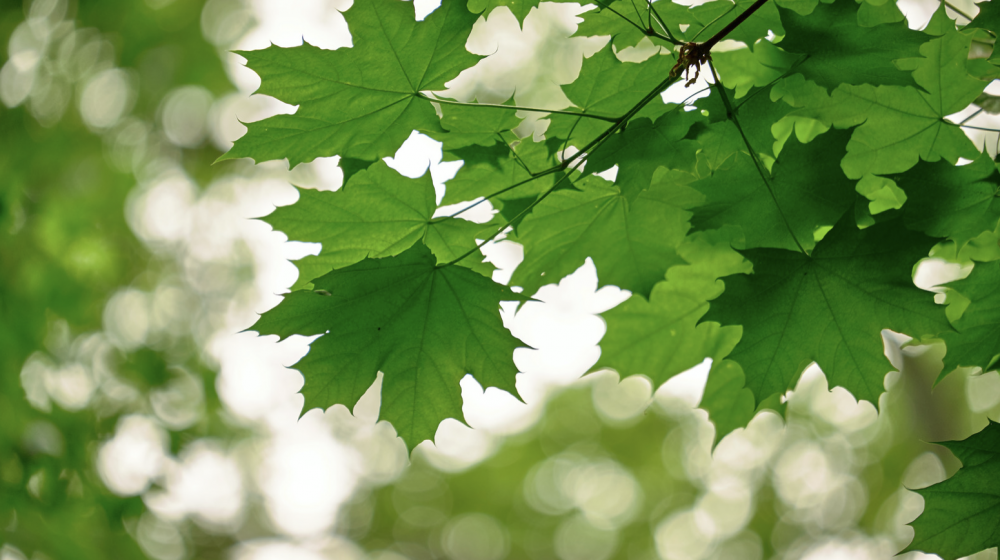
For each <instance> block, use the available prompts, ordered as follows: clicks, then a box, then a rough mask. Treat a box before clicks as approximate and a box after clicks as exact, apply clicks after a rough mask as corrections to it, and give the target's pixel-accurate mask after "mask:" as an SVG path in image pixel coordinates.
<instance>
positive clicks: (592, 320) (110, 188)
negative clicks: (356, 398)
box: [0, 0, 1000, 560]
mask: <svg viewBox="0 0 1000 560" xmlns="http://www.w3.org/2000/svg"><path fill="white" fill-rule="evenodd" d="M930 4H934V3H930ZM349 6H350V2H349V1H346V0H341V1H336V0H300V1H297V2H294V3H288V2H282V1H281V0H209V1H208V2H203V1H201V0H145V1H142V0H129V1H122V0H104V1H101V2H87V1H81V0H76V1H72V0H25V1H24V2H20V1H13V0H7V1H6V2H2V3H0V39H2V40H0V64H2V66H0V373H2V376H0V559H2V560H17V559H24V558H37V559H52V560H61V559H112V558H113V559H129V558H153V559H157V560H182V559H188V558H198V559H212V558H233V559H239V560H244V559H252V560H267V559H272V558H275V559H278V558H280V559H293V560H297V559H303V560H312V559H323V558H335V559H340V558H359V559H360V558H374V559H381V560H390V559H398V558H410V559H414V560H417V559H430V558H449V559H452V560H499V559H502V558H531V559H547V558H559V559H562V560H606V559H610V558H621V559H630V560H631V559H655V558H665V559H670V560H681V559H691V560H696V559H707V558H719V559H732V558H735V559H747V560H755V559H763V558H795V559H798V558H809V559H813V560H817V559H839V558H844V559H860V558H873V559H876V558H890V557H892V556H893V555H894V554H895V552H896V551H897V550H899V549H901V548H903V547H904V546H905V545H906V544H907V543H908V542H909V539H910V537H911V535H912V531H911V530H910V529H909V528H908V527H907V526H906V523H907V522H909V521H911V520H912V519H913V518H914V517H915V516H916V515H918V514H919V512H920V511H921V508H922V503H921V499H920V498H919V497H918V496H917V495H916V494H915V493H913V492H909V491H908V490H906V489H905V488H904V486H905V487H907V488H918V487H922V486H925V485H928V484H932V483H934V482H937V481H940V480H942V479H943V478H944V477H946V476H947V475H949V474H951V473H952V472H954V470H955V469H956V468H958V462H957V461H956V460H955V459H954V457H952V456H951V454H950V453H949V452H947V451H945V450H944V449H943V448H942V447H939V446H935V445H932V444H930V443H926V442H934V441H941V440H947V439H958V438H964V437H966V436H968V435H969V434H971V433H973V432H975V431H978V430H979V429H981V428H982V427H983V426H985V424H986V422H987V417H988V416H989V417H992V418H998V417H1000V416H998V413H1000V376H998V374H997V373H996V372H992V373H989V374H979V372H959V373H956V374H953V375H952V376H950V377H948V378H947V379H946V380H945V381H944V382H942V383H940V384H938V385H937V386H936V387H933V388H932V385H933V381H934V379H935V378H936V377H937V375H938V373H939V372H940V370H941V367H942V366H941V355H942V353H943V348H942V347H941V346H940V345H931V346H915V347H909V348H906V349H903V350H900V349H899V343H900V342H902V341H901V340H897V338H898V337H896V336H894V335H892V333H887V334H886V337H887V340H888V343H887V347H888V348H889V349H890V354H891V355H892V356H893V360H894V361H893V363H894V364H895V365H896V366H897V367H900V368H901V373H896V372H893V373H890V374H889V375H888V376H887V378H886V386H887V388H888V392H887V393H886V394H885V395H883V397H882V400H881V402H880V407H879V408H880V413H879V414H876V411H875V408H874V407H873V406H871V405H870V404H868V403H861V404H858V403H857V402H856V401H855V400H854V399H853V398H852V397H851V396H850V395H849V394H847V393H846V392H845V391H843V390H842V389H835V390H833V391H831V390H830V389H829V387H827V384H826V381H825V379H824V377H823V376H822V373H821V372H819V371H818V370H816V369H815V368H811V369H810V370H809V371H807V373H806V374H805V375H804V376H803V379H802V381H801V382H800V384H799V386H798V387H797V388H796V390H795V391H794V392H792V393H790V395H788V396H787V399H786V402H784V403H781V404H780V405H779V406H777V409H778V410H771V411H764V412H761V413H760V414H759V415H758V416H757V417H756V418H755V419H754V421H753V422H752V423H751V424H750V426H748V427H747V428H746V429H745V430H744V429H741V430H737V431H736V432H734V433H733V434H731V435H729V436H728V437H727V438H725V439H723V440H722V441H721V442H720V443H719V444H718V446H717V447H715V448H714V452H713V444H714V442H715V437H714V429H713V427H712V426H711V424H710V423H709V422H708V421H707V417H706V415H705V414H704V413H703V412H701V411H699V410H697V409H696V408H695V405H696V404H697V402H698V398H699V395H700V387H701V386H703V385H704V378H705V374H706V369H707V367H708V365H707V364H705V365H704V366H703V367H700V368H695V370H694V371H692V372H690V373H688V374H683V375H682V376H679V377H678V378H675V379H674V380H671V382H669V383H668V384H667V385H665V386H664V387H661V388H658V389H656V388H653V387H651V386H650V384H649V382H648V381H646V380H645V379H643V378H639V377H634V378H629V379H627V380H625V381H621V382H620V380H619V379H618V377H617V375H615V374H614V373H612V372H601V373H599V374H595V375H592V376H589V377H587V378H584V379H583V380H580V381H576V379H577V378H578V377H579V376H580V375H581V374H582V373H583V372H584V371H586V370H587V369H588V368H589V367H590V365H592V364H593V363H594V361H595V360H596V358H597V352H598V350H597V346H596V345H597V343H598V341H599V339H600V336H601V334H602V333H603V324H602V323H601V321H600V319H598V318H597V317H596V316H595V314H596V313H598V312H600V311H601V310H604V309H607V308H610V307H611V306H613V305H614V304H615V303H617V302H618V301H621V299H622V297H623V296H622V294H621V293H620V292H618V291H616V290H614V289H611V288H605V289H602V290H600V291H597V290H596V282H595V281H594V271H593V267H592V266H590V265H585V266H584V267H583V268H582V269H581V270H580V271H578V272H577V273H575V274H574V275H573V276H571V277H569V278H567V279H566V280H564V281H563V282H561V283H560V284H559V285H558V286H549V287H546V288H544V289H543V291H542V292H541V293H540V294H539V296H538V299H539V300H540V301H538V302H532V303H529V304H527V305H526V306H524V308H523V309H522V310H521V311H519V312H518V313H517V314H516V316H515V314H514V313H513V311H512V310H508V311H509V312H508V313H506V314H505V316H506V318H507V319H508V320H509V324H510V325H511V326H512V328H513V329H514V330H515V332H516V333H517V334H518V335H519V336H521V338H522V339H524V340H525V341H526V342H528V343H529V344H531V345H532V346H533V347H534V348H536V349H535V350H527V349H525V350H523V351H522V350H519V354H518V355H516V356H515V359H516V360H517V362H518V365H519V367H520V368H521V370H522V371H523V372H524V373H522V374H521V375H520V376H519V381H518V386H519V389H520V390H521V393H522V395H523V396H524V398H525V401H526V403H527V404H521V403H518V402H517V401H515V400H514V399H513V398H512V397H510V396H509V395H503V394H499V393H498V392H494V391H495V390H490V391H487V392H485V393H484V392H483V391H482V389H481V388H480V387H478V385H476V383H475V382H474V381H472V380H471V379H470V378H467V379H466V380H464V381H463V387H462V388H463V397H464V398H465V400H466V414H467V416H468V420H469V424H470V425H471V426H473V428H475V429H470V428H469V427H467V426H464V425H462V424H460V423H458V422H452V421H449V422H445V423H444V424H442V427H441V429H440V430H439V432H438V443H437V445H436V446H435V445H430V444H427V443H425V444H423V445H421V446H420V447H419V448H418V449H417V450H416V451H415V452H414V455H413V457H412V459H411V460H408V459H407V456H406V452H405V447H404V446H403V444H402V442H401V441H400V440H398V439H397V438H395V433H394V431H393V429H392V427H391V426H389V425H387V424H385V423H382V424H377V423H376V422H375V418H376V417H377V410H378V382H377V383H376V386H375V387H373V389H372V390H370V391H369V393H368V394H367V395H366V396H365V397H364V398H363V399H362V402H361V403H359V404H358V406H357V407H356V408H355V410H353V411H348V410H346V409H344V408H343V407H340V406H337V407H333V408H331V409H330V410H329V411H327V412H325V413H321V412H320V411H311V412H310V413H309V414H306V415H305V416H304V417H303V418H302V419H301V420H299V419H298V412H299V408H300V406H301V398H300V397H298V396H297V395H296V391H297V389H298V388H299V387H300V386H301V377H300V376H299V375H298V374H297V373H296V372H295V371H293V370H288V369H286V368H285V367H284V366H287V365H288V364H291V363H294V362H295V361H296V359H297V358H298V357H300V356H301V355H302V354H303V353H304V352H305V351H306V349H307V343H308V340H307V339H300V338H293V339H291V340H289V341H286V342H283V343H281V344H278V343H277V342H275V341H274V340H272V339H267V338H263V339H258V338H256V337H255V336H254V335H253V334H252V333H242V332H240V331H242V330H243V329H245V328H247V327H248V326H249V325H250V324H252V323H253V319H254V317H255V316H256V313H257V312H260V311H263V310H264V309H267V308H268V307H270V306H272V305H274V304H275V303H276V302H277V301H278V296H276V295H275V294H278V293H281V292H282V291H284V290H286V289H287V288H288V286H290V285H291V284H292V283H293V282H294V280H295V274H296V273H295V269H294V267H292V266H291V265H290V264H289V263H288V259H290V258H297V257H301V256H303V255H305V254H309V253H310V252H315V248H314V247H309V246H305V245H302V244H287V243H284V237H283V236H282V235H280V234H277V233H274V232H271V231H270V229H269V228H268V227H267V226H266V225H264V224H263V223H261V222H258V221H252V220H250V218H252V217H257V216H262V215H264V214H267V213H268V212H269V211H270V209H271V208H273V206H274V205H283V204H289V203H291V202H292V201H294V200H295V197H296V194H295V191H294V189H293V188H292V187H291V186H290V185H291V184H292V183H294V184H296V185H299V186H304V187H310V188H321V189H334V188H337V187H338V186H339V184H340V180H341V177H342V175H341V173H340V171H339V169H338V168H337V159H336V158H331V159H328V160H320V161H316V162H313V163H311V164H305V165H302V166H299V167H297V168H296V169H295V170H294V171H291V172H290V171H288V169H287V165H284V164H283V163H281V162H272V163H271V164H267V165H260V166H252V165H251V164H249V163H248V162H245V161H237V162H226V163H224V164H219V165H212V162H213V161H214V160H215V159H216V158H217V157H218V156H219V155H220V154H222V153H223V152H224V151H226V150H227V149H228V147H229V145H230V142H231V141H232V140H233V139H235V138H237V137H239V136H240V135H241V134H242V131H243V127H242V125H240V124H239V121H240V120H242V121H251V120H256V119H258V118H261V117H263V116H266V115H268V114H273V113H275V112H278V111H287V110H290V108H288V107H287V106H282V104H281V103H278V102H276V101H274V100H270V99H267V98H257V97H250V94H251V93H252V92H253V90H254V89H255V88H256V85H257V82H256V77H255V76H254V75H253V73H252V72H249V71H247V70H246V69H245V68H242V66H241V64H240V62H241V59H240V58H239V57H238V56H237V55H235V54H232V53H231V52H230V50H231V49H235V48H262V47H264V46H266V45H267V44H269V42H272V41H273V42H275V43H277V44H280V45H283V46H289V45H293V44H297V43H298V42H300V41H301V40H302V38H305V40H307V41H310V42H312V43H314V44H318V45H320V46H322V47H324V48H337V47H342V46H349V44H350V36H349V34H348V33H347V29H346V25H345V24H344V20H343V18H342V16H341V15H340V12H339V11H338V10H345V9H347V8H348V7H349ZM962 6H963V7H964V8H965V9H967V10H969V11H974V10H975V8H974V7H973V5H972V4H971V3H969V2H966V3H965V4H963V5H962ZM432 8H433V2H417V6H416V9H417V10H418V11H421V10H423V11H427V10H430V9H432ZM927 8H928V6H925V5H924V4H920V3H910V4H907V9H906V10H904V11H906V12H907V13H908V14H909V15H910V16H911V25H913V26H915V27H919V25H920V24H921V22H920V18H921V17H924V16H923V15H922V14H924V13H926V16H927V17H929V11H927ZM930 8H933V5H931V6H930ZM921 10H923V11H921ZM580 11H581V9H580V8H579V7H578V6H576V5H571V4H570V5H567V4H561V5H543V8H542V9H541V10H538V11H536V12H535V13H533V14H532V15H531V16H529V18H528V20H527V21H526V23H525V26H524V28H523V29H521V28H519V27H518V26H517V24H516V22H515V21H514V20H513V18H512V17H511V16H510V15H509V12H506V11H505V10H498V11H497V12H496V13H494V14H492V16H491V17H490V18H489V20H488V21H486V22H483V25H481V26H480V28H478V30H477V35H476V36H474V41H473V42H470V48H475V49H479V50H482V51H483V52H484V53H493V52H496V53H497V54H496V56H494V57H491V59H487V60H486V61H484V63H483V64H481V67H479V68H477V69H476V70H475V71H473V72H469V73H468V74H467V75H465V76H463V77H462V78H461V79H460V80H459V81H458V82H457V83H456V84H455V85H454V87H455V88H456V91H458V90H462V91H466V92H469V91H476V92H478V94H479V95H480V96H488V95H490V94H493V95H496V96H498V97H499V98H500V99H501V100H503V99H506V96H509V95H510V93H512V92H513V91H515V90H516V91H517V92H518V95H519V99H523V100H525V101H524V102H527V103H530V104H535V105H542V104H546V103H548V104H549V105H546V106H558V105H559V103H562V102H564V101H563V100H564V98H561V97H560V96H561V95H562V94H561V92H560V91H559V88H558V85H559V84H560V83H566V82H569V81H572V79H573V78H574V77H575V73H576V72H578V71H579V61H580V60H581V58H582V56H583V55H585V54H590V53H593V52H595V51H596V50H597V49H598V48H600V46H601V45H603V44H604V42H605V41H606V40H607V38H590V39H587V38H573V39H570V38H569V37H570V35H572V34H573V32H574V30H575V22H576V21H577V20H575V19H574V17H573V16H574V15H575V14H577V13H579V12H580ZM923 21H926V17H924V20H923ZM630 56H640V55H638V54H636V53H632V54H631V55H630ZM525 57H532V58H530V59H528V60H531V63H530V64H528V65H527V67H524V66H523V64H524V61H525V60H526V58H525ZM984 118H989V115H984ZM992 124H993V126H996V123H992ZM411 140H412V142H408V144H407V146H405V147H404V149H403V150H401V153H400V154H397V157H396V158H395V162H394V165H395V166H396V167H397V168H398V169H399V170H400V171H401V172H403V173H407V174H413V175H416V174H422V173H424V172H428V164H427V160H428V159H431V160H432V162H431V165H430V171H429V172H431V173H432V174H433V175H434V177H435V180H436V182H437V184H438V186H439V187H440V186H441V185H442V184H444V183H445V182H446V179H447V177H448V176H449V174H450V173H454V166H453V165H452V166H451V167H449V166H448V164H440V163H439V162H440V149H439V148H437V153H436V160H435V145H434V143H433V142H432V141H430V140H429V139H426V138H422V137H417V136H415V137H413V138H411ZM490 250H491V251H493V252H494V254H493V255H491V256H494V257H495V259H496V262H497V263H498V264H500V263H503V262H506V263H507V264H506V265H503V264H501V272H500V274H501V277H502V276H503V274H504V273H506V274H508V275H509V271H510V267H511V266H513V265H514V264H516V260H517V250H516V247H513V246H512V244H510V243H506V244H504V243H500V244H496V245H493V246H491V247H490ZM504 259H506V261H505V260H504ZM954 268H955V267H953V269H954ZM938 269H939V272H940V270H945V271H947V266H945V265H942V266H939V267H938ZM505 271H506V272H505ZM654 389H656V390H655V391H654ZM905 557H906V558H911V559H915V558H922V557H925V555H921V554H920V553H910V554H909V555H906V556H905ZM976 557H977V558H980V559H986V558H996V551H995V550H992V551H986V552H984V553H981V554H979V555H977V556H976Z"/></svg>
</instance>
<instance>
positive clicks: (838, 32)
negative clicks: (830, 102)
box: [779, 0, 927, 89]
mask: <svg viewBox="0 0 1000 560" xmlns="http://www.w3.org/2000/svg"><path fill="white" fill-rule="evenodd" d="M780 11H781V22H782V23H783V24H784V26H785V31H786V35H785V38H784V39H783V40H782V41H781V43H780V45H779V46H780V47H781V48H782V49H783V50H785V51H787V52H789V53H796V54H800V55H803V56H804V57H805V59H804V60H803V62H802V63H801V64H799V65H797V66H795V67H794V68H795V70H794V71H795V72H799V73H801V74H803V75H804V76H805V77H806V79H808V80H813V81H814V82H816V83H818V84H819V85H821V86H823V87H825V88H828V89H834V88H836V87H837V86H839V85H840V84H842V83H843V84H872V85H876V86H878V85H895V86H909V85H915V84H914V81H913V77H912V76H911V75H910V74H909V73H908V72H903V71H901V70H899V69H898V68H897V67H896V66H895V65H893V62H892V61H893V60H896V59H900V58H912V57H916V56H920V51H919V49H920V45H922V44H923V43H924V41H926V40H927V35H925V34H924V33H921V32H919V31H913V30H911V29H910V28H909V27H907V26H906V22H905V21H901V22H899V23H887V24H882V25H876V26H873V27H865V26H862V25H860V24H859V23H858V4H857V3H856V2H855V1H854V0H836V1H835V2H833V3H832V4H823V3H820V4H819V5H818V6H817V7H816V9H815V10H813V11H812V13H810V14H808V15H799V14H798V13H796V12H795V11H793V10H788V9H784V8H781V9H780Z"/></svg>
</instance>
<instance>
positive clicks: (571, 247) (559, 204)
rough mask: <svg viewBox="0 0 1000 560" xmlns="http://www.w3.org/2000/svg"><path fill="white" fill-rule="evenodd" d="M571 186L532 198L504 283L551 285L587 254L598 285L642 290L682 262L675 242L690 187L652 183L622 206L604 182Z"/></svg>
mask: <svg viewBox="0 0 1000 560" xmlns="http://www.w3.org/2000/svg"><path fill="white" fill-rule="evenodd" d="M575 186H576V188H577V189H579V190H569V189H567V190H561V191H558V192H555V193H553V194H551V195H550V196H549V197H547V198H546V199H545V200H543V201H542V202H541V203H539V204H538V205H537V206H536V207H535V208H534V210H533V211H532V213H531V214H530V215H529V216H528V217H526V218H525V219H524V221H522V222H521V224H520V226H519V227H518V230H517V241H519V242H521V243H523V244H524V246H525V253H524V261H523V262H522V263H521V264H520V265H518V267H517V270H516V271H515V272H514V275H513V277H512V278H511V284H514V285H517V286H522V287H523V288H524V291H525V293H529V294H532V293H535V292H536V291H537V290H538V288H540V287H541V286H542V285H543V284H551V283H555V282H558V281H559V279H560V278H562V277H563V276H566V275H567V274H569V273H571V272H573V271H574V270H576V269H577V268H579V267H580V266H581V265H583V262H584V260H585V259H586V258H587V257H590V258H591V259H593V261H594V265H595V266H596V267H597V277H598V279H599V280H600V282H601V284H602V285H607V284H613V285H615V286H619V287H621V288H624V289H626V290H630V291H632V292H634V293H638V294H642V295H649V291H650V290H651V289H652V287H653V284H655V283H656V282H658V281H660V280H662V279H663V275H664V273H665V272H666V271H667V269H668V268H670V267H671V266H672V265H674V264H681V263H683V262H684V261H683V260H682V259H681V258H680V257H678V256H677V246H678V244H679V243H680V242H681V241H682V240H683V239H684V235H685V234H686V233H687V230H688V228H689V224H688V218H689V217H690V215H691V214H690V213H689V212H686V211H685V210H683V209H682V208H684V207H690V206H692V205H694V204H696V203H697V201H698V198H699V197H698V195H697V193H695V192H692V191H689V190H688V191H687V192H685V191H683V190H680V189H672V188H655V189H650V190H647V191H645V192H643V193H642V194H641V195H640V196H639V198H637V199H636V200H634V201H632V202H631V203H629V201H627V200H626V199H625V196H624V195H623V194H622V193H621V190H620V189H619V188H618V187H617V186H615V185H614V184H612V183H611V182H609V181H606V180H604V179H601V178H600V177H596V176H589V177H586V178H585V179H583V180H582V181H578V182H577V183H576V185H575Z"/></svg>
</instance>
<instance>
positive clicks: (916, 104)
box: [793, 31, 986, 179]
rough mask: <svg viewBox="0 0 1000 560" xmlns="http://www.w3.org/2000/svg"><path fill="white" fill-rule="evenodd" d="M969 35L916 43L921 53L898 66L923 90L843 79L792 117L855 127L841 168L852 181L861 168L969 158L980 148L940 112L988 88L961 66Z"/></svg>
mask: <svg viewBox="0 0 1000 560" xmlns="http://www.w3.org/2000/svg"><path fill="white" fill-rule="evenodd" d="M970 42H971V36H970V35H967V34H963V33H960V32H958V31H951V32H948V33H946V34H945V35H943V36H941V37H938V38H935V39H932V40H930V41H928V42H927V43H924V44H923V45H922V46H921V47H920V54H921V55H922V56H923V58H918V59H907V60H905V61H900V62H899V64H900V65H901V66H903V67H905V68H907V69H910V70H913V77H914V79H915V80H916V82H917V83H918V84H919V85H920V86H921V87H922V88H923V89H924V90H925V91H920V90H917V89H916V88H912V87H903V86H892V85H882V86H878V87H875V86H872V85H869V84H864V85H850V84H842V85H840V86H839V87H838V88H837V89H836V90H834V91H833V94H832V97H831V99H830V100H829V101H827V102H826V103H824V104H822V105H820V106H815V107H807V108H805V109H801V110H799V111H796V112H795V113H793V114H800V115H803V116H807V117H811V118H816V119H819V120H821V121H824V122H826V123H828V124H832V125H833V126H836V127H838V128H848V127H852V126H857V125H860V126H858V127H857V128H856V129H855V131H854V135H853V136H852V137H851V141H850V143H848V145H847V157H845V158H844V160H843V162H842V166H843V168H844V172H845V173H846V174H847V176H848V177H850V178H852V179H859V178H861V177H862V176H863V175H864V174H866V173H871V174H873V175H886V174H891V173H900V172H902V171H906V170H907V169H909V168H911V167H913V166H914V165H916V163H917V161H918V160H920V159H923V160H925V161H932V162H933V161H938V160H940V159H945V160H947V161H948V162H949V163H955V162H956V161H957V160H958V158H960V157H964V158H967V159H975V158H976V157H977V156H978V155H979V151H978V150H977V149H976V147H975V146H974V145H973V144H972V142H971V141H970V140H969V139H968V137H966V136H965V134H964V133H963V132H962V130H961V129H960V128H959V127H958V126H956V125H954V124H951V123H949V122H946V121H945V120H944V117H945V116H947V115H950V114H952V113H955V112H958V111H960V110H962V109H964V108H965V107H966V106H968V104H969V103H971V102H972V101H973V100H974V99H976V97H978V96H979V94H980V93H982V91H983V88H984V87H985V86H986V84H985V82H982V81H980V80H978V79H976V78H974V77H972V76H971V75H969V73H968V71H967V70H966V64H965V61H966V60H967V59H968V56H969V45H970Z"/></svg>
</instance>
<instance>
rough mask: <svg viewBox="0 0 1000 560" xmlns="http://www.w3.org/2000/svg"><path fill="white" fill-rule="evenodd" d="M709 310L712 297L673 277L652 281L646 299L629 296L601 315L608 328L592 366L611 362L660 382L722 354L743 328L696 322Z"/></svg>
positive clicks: (624, 370) (624, 371)
mask: <svg viewBox="0 0 1000 560" xmlns="http://www.w3.org/2000/svg"><path fill="white" fill-rule="evenodd" d="M707 311H708V302H706V301H704V300H702V299H699V298H697V297H693V296H692V295H690V294H689V293H687V292H685V291H684V290H678V289H677V288H676V287H675V286H673V285H671V284H670V283H669V282H661V283H659V284H657V285H656V286H654V287H653V291H652V293H651V294H650V296H649V300H648V301H647V300H646V299H645V298H643V297H642V296H637V295H634V296H632V297H630V298H629V299H628V300H627V301H625V303H623V304H621V305H619V306H618V307H615V308H614V309H612V310H611V311H608V312H606V313H604V314H603V315H602V316H603V317H604V321H605V322H606V323H607V324H608V332H607V334H606V335H604V338H603V339H602V340H601V358H600V359H599V360H598V361H597V364H595V365H594V368H595V369H599V368H612V369H615V370H617V371H618V372H620V373H621V374H622V376H623V377H624V376H626V375H633V374H643V375H646V376H647V377H649V378H650V379H652V380H653V383H654V384H656V385H659V384H661V383H663V382H664V381H666V380H668V379H670V378H671V377H673V376H674V375H677V374H678V373H681V372H682V371H685V370H688V369H690V368H692V367H694V366H696V365H698V364H700V363H701V362H702V361H703V360H704V359H705V358H706V357H711V358H722V357H723V356H725V355H726V354H727V353H729V351H730V350H731V349H732V348H733V346H734V345H735V344H736V341H737V340H739V332H740V328H739V327H734V326H724V327H722V326H720V325H719V324H718V323H714V322H712V323H710V322H702V323H698V320H699V319H701V318H702V316H704V315H705V313H706V312H707Z"/></svg>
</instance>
